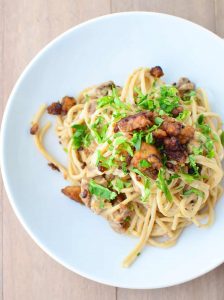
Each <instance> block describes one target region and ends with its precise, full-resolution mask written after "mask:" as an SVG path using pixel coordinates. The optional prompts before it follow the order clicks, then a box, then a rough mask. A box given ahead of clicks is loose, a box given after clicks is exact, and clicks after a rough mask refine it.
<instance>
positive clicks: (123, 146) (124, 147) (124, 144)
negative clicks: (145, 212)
mask: <svg viewBox="0 0 224 300" xmlns="http://www.w3.org/2000/svg"><path fill="white" fill-rule="evenodd" d="M120 147H121V148H122V149H123V150H126V151H127V152H128V154H129V155H131V156H134V153H133V150H132V148H131V146H130V145H129V144H128V143H123V144H121V146H120Z"/></svg>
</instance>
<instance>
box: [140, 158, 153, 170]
mask: <svg viewBox="0 0 224 300" xmlns="http://www.w3.org/2000/svg"><path fill="white" fill-rule="evenodd" d="M151 165H152V164H151V163H150V162H148V161H147V160H146V159H142V160H140V163H139V166H140V167H141V168H149V167H151Z"/></svg>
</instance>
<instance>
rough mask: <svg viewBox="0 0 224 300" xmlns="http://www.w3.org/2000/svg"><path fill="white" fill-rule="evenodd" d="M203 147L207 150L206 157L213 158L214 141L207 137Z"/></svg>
mask: <svg viewBox="0 0 224 300" xmlns="http://www.w3.org/2000/svg"><path fill="white" fill-rule="evenodd" d="M205 148H206V150H207V157H208V158H213V157H214V156H215V149H214V143H213V141H212V140H211V139H210V138H207V141H206V143H205Z"/></svg>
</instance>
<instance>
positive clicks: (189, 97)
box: [183, 91, 196, 104]
mask: <svg viewBox="0 0 224 300" xmlns="http://www.w3.org/2000/svg"><path fill="white" fill-rule="evenodd" d="M195 96H196V92H195V91H190V92H188V93H185V94H184V96H183V101H184V102H185V103H186V104H191V103H192V101H193V100H194V98H195Z"/></svg>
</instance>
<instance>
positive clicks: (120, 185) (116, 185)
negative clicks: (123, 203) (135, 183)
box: [111, 177, 130, 193]
mask: <svg viewBox="0 0 224 300" xmlns="http://www.w3.org/2000/svg"><path fill="white" fill-rule="evenodd" d="M111 186H112V188H113V190H115V191H116V192H118V193H120V192H121V190H122V189H124V188H127V187H129V186H130V182H125V181H123V180H121V179H120V178H119V177H117V178H116V179H114V180H112V181H111Z"/></svg>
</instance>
